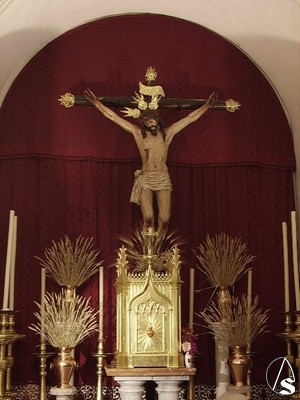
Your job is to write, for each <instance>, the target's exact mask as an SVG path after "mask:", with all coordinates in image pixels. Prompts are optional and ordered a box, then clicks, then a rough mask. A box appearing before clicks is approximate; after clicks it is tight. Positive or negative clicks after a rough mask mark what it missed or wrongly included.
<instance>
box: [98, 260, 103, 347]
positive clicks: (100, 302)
mask: <svg viewBox="0 0 300 400" xmlns="http://www.w3.org/2000/svg"><path fill="white" fill-rule="evenodd" d="M103 295H104V293H103V267H100V268H99V340H103V297H104V296H103Z"/></svg>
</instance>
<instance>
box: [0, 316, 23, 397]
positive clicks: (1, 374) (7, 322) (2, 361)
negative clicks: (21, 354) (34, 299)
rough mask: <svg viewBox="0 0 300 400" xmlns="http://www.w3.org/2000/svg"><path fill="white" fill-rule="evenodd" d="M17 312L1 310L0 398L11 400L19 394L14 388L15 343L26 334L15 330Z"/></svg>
mask: <svg viewBox="0 0 300 400" xmlns="http://www.w3.org/2000/svg"><path fill="white" fill-rule="evenodd" d="M14 325H15V312H14V311H11V310H1V311H0V399H1V400H11V399H14V398H15V397H16V396H17V393H16V392H14V391H13V390H12V385H11V372H12V367H13V364H14V359H13V355H12V354H13V352H12V349H13V344H14V342H15V341H17V340H18V339H22V338H23V337H25V335H21V334H18V333H16V332H15V330H14Z"/></svg>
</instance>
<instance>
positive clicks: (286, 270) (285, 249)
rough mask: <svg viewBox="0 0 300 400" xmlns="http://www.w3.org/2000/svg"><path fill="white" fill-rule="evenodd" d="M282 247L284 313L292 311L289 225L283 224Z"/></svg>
mask: <svg viewBox="0 0 300 400" xmlns="http://www.w3.org/2000/svg"><path fill="white" fill-rule="evenodd" d="M282 245H283V271H284V311H285V312H288V311H290V288H289V257H288V240H287V224H286V222H283V223H282Z"/></svg>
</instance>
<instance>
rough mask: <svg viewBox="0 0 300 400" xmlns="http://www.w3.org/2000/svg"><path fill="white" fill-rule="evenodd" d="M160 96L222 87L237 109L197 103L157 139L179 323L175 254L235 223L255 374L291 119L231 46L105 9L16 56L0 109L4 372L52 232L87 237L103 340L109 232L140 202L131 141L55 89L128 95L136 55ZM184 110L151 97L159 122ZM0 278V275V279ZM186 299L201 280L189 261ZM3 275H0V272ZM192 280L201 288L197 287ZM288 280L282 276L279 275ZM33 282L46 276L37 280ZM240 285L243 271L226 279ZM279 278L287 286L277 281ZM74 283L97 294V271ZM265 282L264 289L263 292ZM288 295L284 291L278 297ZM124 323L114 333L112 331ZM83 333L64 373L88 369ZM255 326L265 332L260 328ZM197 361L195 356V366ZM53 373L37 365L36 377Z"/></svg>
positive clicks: (260, 362)
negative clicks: (8, 343)
mask: <svg viewBox="0 0 300 400" xmlns="http://www.w3.org/2000/svg"><path fill="white" fill-rule="evenodd" d="M150 65H152V66H154V67H155V68H156V70H157V71H158V79H157V83H158V84H161V85H162V86H163V87H164V89H165V92H166V94H167V96H168V97H180V98H205V97H206V96H208V95H209V94H210V93H211V92H212V91H217V92H218V93H219V98H222V99H227V98H234V99H235V100H238V101H240V102H241V104H242V108H241V110H240V111H237V112H235V113H229V112H227V111H209V112H208V113H206V114H205V116H204V117H202V118H201V119H200V120H199V121H198V122H197V123H196V124H193V125H191V126H189V127H188V128H187V129H186V130H185V131H184V132H182V133H180V134H179V135H178V136H177V137H176V138H175V139H174V142H173V143H172V145H171V149H170V157H169V169H170V174H171V178H172V182H173V200H172V202H173V203H172V217H171V226H170V229H174V230H177V231H178V233H179V234H180V235H181V236H182V237H183V238H185V239H186V245H185V246H184V248H183V249H182V250H184V251H183V254H182V258H183V265H182V278H183V280H184V281H185V283H184V284H183V288H182V290H183V302H182V311H183V312H182V315H183V324H187V322H188V321H187V310H188V304H187V298H188V296H187V294H188V290H189V288H188V280H189V268H190V267H191V266H195V264H196V257H195V254H194V251H195V250H197V246H198V245H199V244H200V243H201V242H203V241H204V240H205V237H206V234H207V233H209V234H210V235H214V234H217V233H220V232H226V233H228V234H230V235H232V236H238V237H242V239H243V241H245V242H246V243H247V246H248V249H249V252H250V253H251V254H253V255H256V256H257V258H256V260H255V263H254V264H253V269H254V270H253V286H254V289H253V292H254V294H258V295H259V297H260V304H261V306H262V307H263V308H264V309H266V308H270V309H271V318H270V324H269V325H270V330H271V332H270V333H268V334H266V336H265V339H264V340H259V341H258V342H257V343H255V346H254V351H257V356H256V358H255V360H254V382H260V383H264V382H265V370H266V368H267V366H268V364H269V363H270V362H271V361H272V360H273V359H275V358H276V357H278V356H279V355H282V354H283V353H284V351H285V349H284V345H283V343H282V342H281V341H280V340H279V339H278V338H276V337H275V333H278V332H280V331H281V330H282V328H283V318H282V315H281V312H282V311H283V308H284V307H283V299H284V296H283V266H282V264H283V262H282V244H281V243H282V239H281V222H282V221H289V218H290V211H291V210H293V209H294V191H293V170H294V168H295V160H294V152H293V144H292V136H291V132H290V129H289V126H288V123H287V120H286V117H285V115H284V112H283V110H282V107H281V105H280V102H279V101H278V99H277V97H276V94H275V92H274V91H273V89H272V87H271V86H270V84H269V83H268V81H267V80H266V79H265V77H264V76H263V75H262V74H261V72H260V71H259V70H258V69H257V68H256V66H255V65H254V64H253V63H252V62H251V60H249V59H248V58H247V57H246V56H245V55H244V54H243V53H241V51H240V50H239V49H237V48H236V47H234V46H233V45H232V44H231V43H229V42H227V41H226V40H225V39H223V38H222V37H220V36H218V35H216V34H215V33H213V32H211V31H209V30H207V29H205V28H203V27H200V26H197V25H195V24H192V23H189V22H186V21H182V20H178V19H175V18H170V17H166V16H160V15H148V14H146V15H129V16H120V17H112V18H106V19H102V20H97V21H94V22H92V23H90V24H87V25H84V26H82V27H78V28H76V29H75V30H73V31H71V32H69V33H67V34H65V35H63V36H61V37H59V38H58V39H56V40H54V41H53V42H51V43H49V45H48V46H46V47H45V48H44V49H43V50H42V51H41V52H40V53H39V54H37V55H36V56H35V57H34V58H33V59H32V60H31V62H30V63H29V64H28V65H27V66H26V67H25V68H24V69H23V71H22V72H21V73H20V75H19V76H18V78H17V79H16V81H15V82H14V84H13V85H12V87H11V89H10V91H9V93H8V95H7V96H6V98H5V102H4V104H3V106H2V108H1V110H0V129H1V132H0V156H1V160H0V182H1V187H2V191H1V194H0V209H1V213H0V222H1V225H0V226H1V229H0V242H1V243H2V246H1V248H0V257H1V258H0V260H1V265H3V267H2V268H1V279H2V283H3V279H4V265H5V252H6V242H7V229H8V214H9V210H10V209H14V210H15V211H16V214H17V215H18V246H17V261H16V300H15V305H16V310H18V311H19V313H18V314H17V315H16V330H17V331H18V332H20V333H23V334H26V337H25V338H24V339H22V340H21V341H19V342H17V343H16V344H15V345H14V354H15V358H16V359H15V366H14V369H13V374H14V375H13V378H14V382H20V383H25V382H28V381H32V380H36V381H38V379H39V367H38V360H37V358H36V357H35V356H33V353H34V352H36V347H35V346H36V345H37V344H38V338H37V337H36V336H34V334H33V333H32V332H31V331H30V330H29V329H28V325H29V324H30V323H32V322H34V317H33V312H34V310H35V309H36V307H35V305H34V301H38V302H39V301H40V266H39V264H38V261H37V260H36V259H35V258H34V256H40V257H42V256H43V252H44V250H45V248H46V247H49V246H51V242H52V240H59V239H60V238H62V237H63V236H64V235H65V234H68V235H70V236H71V237H74V238H76V237H77V236H79V235H83V236H86V237H93V238H94V241H95V246H96V247H97V248H99V249H100V252H101V259H103V260H104V266H105V315H104V325H105V339H106V341H105V350H106V351H107V352H112V351H113V350H114V339H115V288H114V280H115V269H114V267H113V264H114V262H115V260H116V253H117V249H118V246H119V245H120V242H119V239H118V237H119V236H121V235H122V236H124V235H129V234H130V233H131V232H132V230H133V229H134V228H135V227H136V226H137V225H138V223H139V221H140V219H141V216H140V210H139V208H138V207H137V206H136V205H133V204H131V203H129V197H130V191H131V186H132V183H133V172H134V170H135V169H136V168H138V167H139V165H140V164H139V160H138V154H137V150H136V148H135V145H134V142H133V139H132V137H131V136H130V135H128V134H127V133H124V132H122V131H121V130H120V128H119V127H116V126H114V124H112V123H111V122H110V121H108V120H106V119H104V118H103V117H102V115H100V114H99V113H98V112H97V111H96V110H95V109H94V108H92V107H79V106H78V107H74V108H71V109H66V108H64V107H62V106H60V105H59V104H58V102H57V98H58V97H59V96H60V95H61V94H63V93H65V92H67V91H70V92H72V93H74V94H82V93H83V90H84V89H85V88H87V87H90V88H91V89H93V90H94V91H95V92H96V93H97V94H98V95H100V96H109V95H111V96H117V95H126V96H130V95H132V94H133V93H134V91H135V90H137V88H138V81H139V80H141V81H143V80H144V79H143V76H144V73H145V71H146V68H147V67H148V66H150ZM186 113H187V111H162V112H161V116H162V119H163V120H164V122H165V125H168V124H169V123H172V121H174V120H177V119H179V118H181V117H182V116H183V115H186ZM0 282H1V281H0ZM196 286H197V288H200V289H201V291H200V292H199V293H198V294H197V295H196V296H195V311H196V312H197V311H199V312H200V311H202V310H203V309H204V307H205V306H206V305H207V302H208V300H209V297H210V294H211V291H209V290H204V289H206V288H207V287H208V283H207V282H205V281H204V278H203V276H201V274H200V273H199V272H197V271H196ZM1 287H3V284H1ZM202 289H203V290H202ZM291 289H292V288H291ZM47 290H49V291H51V290H57V287H56V285H55V284H54V283H53V282H51V281H49V280H48V281H47ZM245 290H246V278H244V279H241V280H240V281H239V282H238V284H237V285H236V291H237V292H242V291H245ZM291 291H292V290H291ZM79 293H82V294H85V295H91V296H92V299H91V301H92V305H93V306H95V308H97V307H98V306H97V304H98V277H97V276H94V277H92V278H91V279H90V280H89V281H88V282H87V283H86V284H85V285H83V287H81V288H80V289H79ZM274 293H276V296H274ZM291 301H292V303H293V302H294V299H293V298H292V299H291ZM196 322H198V323H199V326H198V327H197V331H198V332H199V333H201V336H200V342H199V347H200V351H201V356H200V357H199V360H198V361H199V369H198V374H197V380H198V381H199V382H210V383H213V382H214V378H215V372H214V344H213V340H212V337H211V336H210V335H209V334H206V333H205V332H206V331H205V329H204V328H203V327H201V326H200V325H201V324H202V321H201V320H197V318H196ZM124 334H126V333H125V332H124ZM96 339H97V338H96V336H95V337H91V338H90V339H89V340H87V341H85V343H84V344H83V345H81V346H80V349H78V358H79V359H80V368H79V371H78V374H77V377H76V380H77V382H78V383H95V382H96V373H95V371H96V360H95V358H93V357H92V356H91V353H92V352H95V351H96V345H97V343H96ZM265 340H268V343H269V346H267V347H266V346H264V345H263V342H264V341H265ZM204 365H205V368H204V367H203V366H204ZM47 379H48V380H49V381H51V380H53V376H52V374H51V372H49V375H48V377H47Z"/></svg>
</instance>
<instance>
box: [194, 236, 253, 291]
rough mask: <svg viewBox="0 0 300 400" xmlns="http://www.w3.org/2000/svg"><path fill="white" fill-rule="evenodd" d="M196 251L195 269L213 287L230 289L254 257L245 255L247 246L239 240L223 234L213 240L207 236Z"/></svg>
mask: <svg viewBox="0 0 300 400" xmlns="http://www.w3.org/2000/svg"><path fill="white" fill-rule="evenodd" d="M198 250H199V252H198V254H197V253H196V257H197V259H198V261H199V265H197V268H198V269H199V270H200V271H201V272H202V273H203V274H204V275H205V276H206V277H207V279H208V281H209V282H210V284H211V285H212V286H213V287H220V286H224V287H232V286H233V285H234V284H235V283H236V281H237V280H238V279H239V278H240V277H241V276H242V275H243V273H244V272H246V266H247V265H248V264H249V263H251V262H252V261H253V260H254V259H255V256H251V255H248V254H247V246H246V244H245V243H242V242H241V238H232V237H230V236H229V235H227V234H225V233H221V234H219V235H216V236H215V237H214V238H211V237H210V236H209V235H207V237H206V241H205V242H204V243H203V244H201V245H200V246H198Z"/></svg>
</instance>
